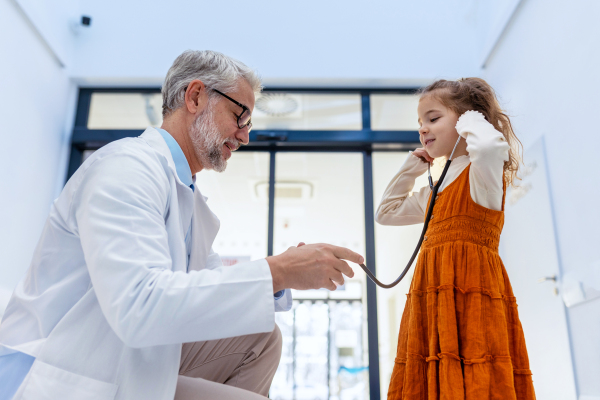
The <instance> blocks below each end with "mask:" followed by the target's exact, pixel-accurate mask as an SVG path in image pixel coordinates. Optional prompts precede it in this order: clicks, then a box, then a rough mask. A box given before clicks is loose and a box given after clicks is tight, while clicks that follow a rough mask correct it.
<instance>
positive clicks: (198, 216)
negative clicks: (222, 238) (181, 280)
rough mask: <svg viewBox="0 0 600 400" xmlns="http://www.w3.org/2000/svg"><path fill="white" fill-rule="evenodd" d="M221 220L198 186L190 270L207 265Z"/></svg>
mask: <svg viewBox="0 0 600 400" xmlns="http://www.w3.org/2000/svg"><path fill="white" fill-rule="evenodd" d="M220 226H221V222H220V221H219V219H218V218H217V216H216V215H215V214H214V213H213V212H212V211H211V210H210V208H209V207H208V204H206V197H204V196H202V193H200V190H198V188H196V192H195V193H194V215H193V216H192V238H191V239H192V249H191V251H190V266H189V269H190V270H201V269H204V268H205V266H206V261H207V259H208V255H209V254H210V249H211V248H212V244H213V242H214V241H215V237H216V236H217V233H218V232H219V227H220Z"/></svg>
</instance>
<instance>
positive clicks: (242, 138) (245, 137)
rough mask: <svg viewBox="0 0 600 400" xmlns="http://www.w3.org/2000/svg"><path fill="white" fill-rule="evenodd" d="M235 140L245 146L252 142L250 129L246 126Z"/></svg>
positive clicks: (238, 132)
mask: <svg viewBox="0 0 600 400" xmlns="http://www.w3.org/2000/svg"><path fill="white" fill-rule="evenodd" d="M235 138H236V139H237V140H238V142H240V143H241V144H243V145H246V144H248V143H249V142H250V132H248V127H247V126H245V127H243V128H242V129H238V131H237V132H236V134H235Z"/></svg>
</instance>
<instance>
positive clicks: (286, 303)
mask: <svg viewBox="0 0 600 400" xmlns="http://www.w3.org/2000/svg"><path fill="white" fill-rule="evenodd" d="M245 264H246V263H241V264H236V265H245ZM218 267H223V262H222V261H221V257H220V256H219V254H218V253H216V252H215V251H214V250H213V249H212V248H211V249H210V254H209V255H208V260H207V261H206V268H207V269H214V268H218ZM223 268H228V267H223ZM292 300H293V299H292V291H291V290H290V289H284V290H283V293H282V294H281V295H280V297H275V298H274V301H275V312H281V311H290V310H291V309H292Z"/></svg>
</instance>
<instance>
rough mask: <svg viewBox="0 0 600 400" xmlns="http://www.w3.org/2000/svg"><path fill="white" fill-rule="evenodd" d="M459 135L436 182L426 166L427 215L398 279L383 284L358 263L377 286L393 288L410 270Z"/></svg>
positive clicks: (419, 248) (364, 266) (363, 265)
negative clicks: (429, 195) (429, 193)
mask: <svg viewBox="0 0 600 400" xmlns="http://www.w3.org/2000/svg"><path fill="white" fill-rule="evenodd" d="M460 139H461V137H460V136H459V137H458V140H457V141H456V144H455V145H454V148H453V149H452V153H451V154H450V158H448V161H446V165H445V166H444V170H443V171H442V175H441V176H440V179H439V180H438V182H437V184H436V185H434V184H433V180H432V179H431V170H430V165H431V164H430V165H428V166H427V172H428V174H429V176H428V178H429V187H430V188H431V200H430V201H429V207H428V208H427V215H426V216H425V222H424V223H423V230H422V231H421V237H420V238H419V243H418V244H417V247H416V248H415V251H414V252H413V254H412V256H411V257H410V260H408V264H406V267H405V268H404V271H402V273H401V274H400V276H399V277H398V279H396V280H395V281H394V282H392V283H390V284H385V283H383V282H381V281H379V280H378V279H377V278H376V277H375V275H374V274H373V273H372V272H371V271H370V270H369V268H367V266H366V265H365V264H359V265H360V267H361V268H362V269H363V270H364V271H365V273H366V274H367V276H368V277H369V278H370V279H371V280H372V281H373V282H374V283H375V284H376V285H377V286H379V287H382V288H384V289H390V288H393V287H394V286H396V285H397V284H399V283H400V281H401V280H402V279H404V276H405V275H406V274H407V273H408V271H409V270H410V267H411V266H412V264H413V262H414V261H415V258H417V255H418V254H419V250H421V245H422V244H423V239H424V238H425V233H426V232H427V227H428V226H429V221H430V220H431V214H432V213H433V207H434V206H435V200H436V197H437V193H438V190H439V189H440V187H441V186H442V182H443V181H444V178H445V177H446V173H447V172H448V168H450V164H451V163H452V157H453V156H454V152H455V151H456V147H457V146H458V143H459V142H460Z"/></svg>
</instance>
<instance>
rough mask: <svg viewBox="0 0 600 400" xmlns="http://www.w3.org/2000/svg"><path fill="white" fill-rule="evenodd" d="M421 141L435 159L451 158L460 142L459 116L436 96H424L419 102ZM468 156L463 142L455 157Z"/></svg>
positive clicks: (462, 141)
mask: <svg viewBox="0 0 600 400" xmlns="http://www.w3.org/2000/svg"><path fill="white" fill-rule="evenodd" d="M417 112H418V115H419V125H420V128H419V139H420V141H421V144H423V147H424V148H425V150H426V151H427V153H428V154H429V155H430V156H431V157H433V158H438V157H447V158H448V157H449V156H450V153H452V149H454V145H455V144H456V141H457V140H458V132H457V131H456V122H457V121H458V117H459V115H457V114H456V113H455V112H454V111H452V110H450V109H449V108H447V107H446V106H444V105H443V104H442V103H441V102H440V101H439V100H437V98H436V97H435V96H431V95H427V94H426V95H424V96H423V97H421V99H420V100H419V107H418V109H417ZM464 154H467V152H466V142H465V141H464V140H461V141H460V143H459V145H458V147H457V149H456V152H455V153H454V157H458V156H460V155H464Z"/></svg>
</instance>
